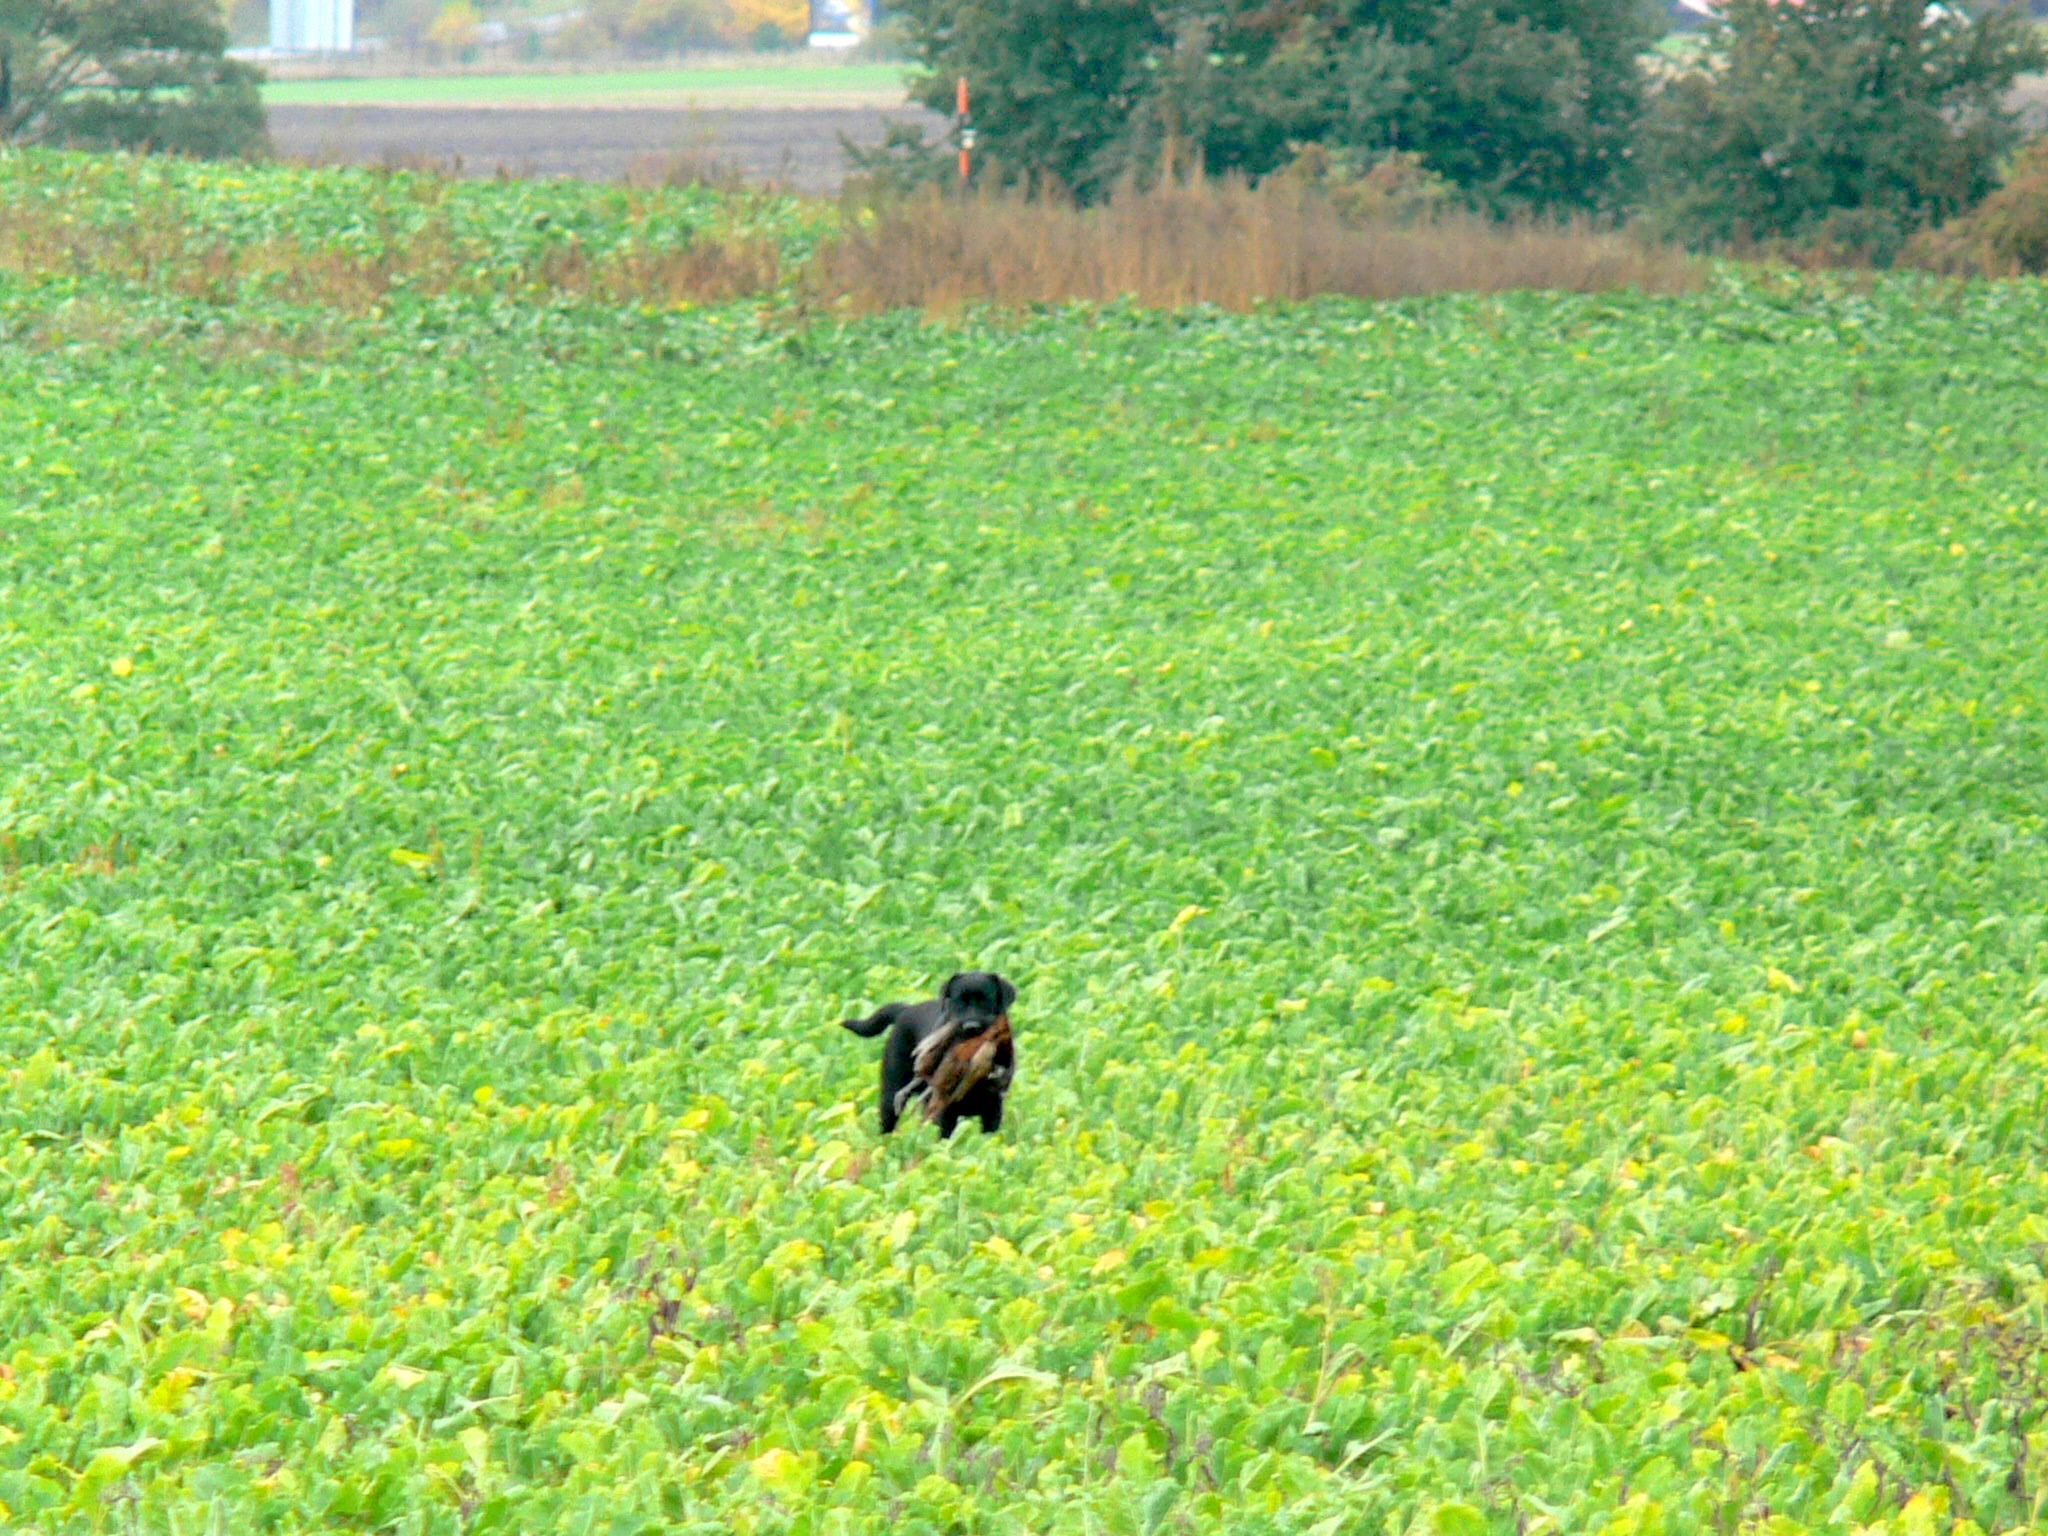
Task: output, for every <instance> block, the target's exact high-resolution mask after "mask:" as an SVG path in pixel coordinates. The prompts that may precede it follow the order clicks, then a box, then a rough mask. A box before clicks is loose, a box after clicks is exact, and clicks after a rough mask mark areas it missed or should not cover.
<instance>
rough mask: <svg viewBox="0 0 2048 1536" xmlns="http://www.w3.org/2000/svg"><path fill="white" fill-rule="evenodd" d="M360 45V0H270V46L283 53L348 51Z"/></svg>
mask: <svg viewBox="0 0 2048 1536" xmlns="http://www.w3.org/2000/svg"><path fill="white" fill-rule="evenodd" d="M355 45H356V0H270V46H271V47H272V48H273V49H276V50H277V51H278V52H280V53H346V52H348V51H349V50H350V49H351V48H353V47H355Z"/></svg>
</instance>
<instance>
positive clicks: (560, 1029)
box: [0, 155, 2048, 1536]
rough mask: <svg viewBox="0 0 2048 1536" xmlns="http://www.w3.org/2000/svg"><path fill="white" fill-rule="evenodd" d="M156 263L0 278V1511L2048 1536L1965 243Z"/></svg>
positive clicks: (110, 208)
mask: <svg viewBox="0 0 2048 1536" xmlns="http://www.w3.org/2000/svg"><path fill="white" fill-rule="evenodd" d="M408 189H411V190H408ZM626 196H627V194H625V193H624V192H622V191H620V190H618V189H597V188H578V187H565V186H555V187H548V188H531V187H523V186H521V185H520V184H517V183H504V184H490V183H483V184H475V185H471V186H466V187H462V188H458V189H437V188H436V186H435V185H434V184H429V183H425V182H416V181H411V180H408V179H407V178H403V177H397V178H381V179H379V178H374V177H369V176H365V175H362V174H360V173H344V172H322V173H316V174H301V173H287V172H277V171H237V172H224V171H216V170H205V169H201V168H196V167H172V168H164V169H151V170H148V171H145V170H143V169H139V168H137V167H135V166H133V165H132V164H131V163H128V162H101V163H95V162H85V161H76V160H69V159H62V158H59V157H54V156H22V155H17V156H14V157H12V158H0V207H4V208H5V209H6V210H7V215H8V217H11V218H14V219H17V220H18V219H22V218H26V217H31V216H33V217H36V218H41V219H44V220H55V219H63V220H68V221H71V222H69V223H66V224H65V225H64V228H65V230H66V231H67V232H68V233H67V239H69V240H72V241H73V243H74V245H75V246H76V248H78V249H85V248H86V247H85V246H84V245H82V244H78V242H82V241H84V240H85V236H86V233H89V232H90V231H91V230H94V229H102V230H105V229H112V228H115V227H116V226H118V225H120V224H122V222H123V221H132V220H136V219H143V220H144V221H145V222H146V221H147V220H148V219H152V218H157V217H159V216H161V215H162V213H163V210H164V209H165V208H173V209H182V210H184V215H185V216H186V217H188V218H189V220H190V221H191V222H192V224H193V226H194V227H195V228H199V229H203V230H204V231H206V232H207V238H208V240H210V241H214V242H217V248H218V249H228V248H230V247H233V246H234V245H235V244H236V243H237V242H248V241H252V240H257V239H263V238H272V237H274V235H275V232H276V231H278V230H281V229H290V230H293V231H295V232H296V238H298V239H299V240H301V241H302V242H304V243H305V246H306V248H307V249H326V248H328V247H330V246H331V247H333V248H337V249H340V248H347V249H351V250H371V251H372V252H373V253H374V250H375V249H377V248H379V247H378V242H400V243H402V242H403V241H404V240H405V239H406V238H407V236H406V230H407V229H409V228H411V227H412V225H410V224H408V222H407V220H408V218H410V217H412V214H411V213H409V212H408V210H409V209H410V210H412V211H413V212H415V213H416V212H418V208H420V207H425V208H428V209H429V210H430V212H431V217H432V219H433V220H434V221H436V222H437V225H440V226H445V225H446V224H448V223H449V222H451V221H452V222H453V223H454V224H455V225H456V226H458V227H459V228H461V229H470V230H474V231H481V232H483V233H484V234H491V233H492V232H495V238H494V239H493V240H490V241H485V242H483V244H485V245H488V246H489V247H490V248H491V249H493V250H501V251H502V250H511V251H515V252H516V251H517V250H522V249H525V248H526V247H527V246H529V245H531V243H532V242H535V241H542V240H553V239H567V238H571V236H574V237H576V238H580V239H582V240H584V241H586V242H589V243H595V242H598V241H599V240H601V239H602V238H603V236H604V231H605V230H606V229H607V228H608V227H611V228H613V229H614V233H615V234H616V236H617V238H619V239H621V240H624V239H627V238H628V237H629V236H632V237H633V238H647V239H660V238H663V236H662V233H661V232H662V230H664V229H666V228H669V227H671V226H669V225H666V224H663V223H662V220H663V219H672V220H678V221H687V219H690V218H700V219H701V218H714V217H716V218H725V217H735V218H746V219H755V220H760V221H765V222H764V223H763V227H772V228H773V229H776V230H779V231H780V234H779V235H778V236H777V238H782V239H786V240H787V241H789V242H792V243H794V244H801V243H802V242H803V241H805V240H808V239H810V238H813V237H814V236H815V234H816V232H817V227H816V225H815V223H814V222H812V221H814V220H815V219H816V218H818V217H822V216H821V215H815V214H813V213H810V212H806V211H805V210H802V209H797V208H791V207H785V206H783V205H770V204H766V203H755V204H751V205H748V206H747V207H745V208H737V209H735V208H725V209H720V208H719V207H715V206H713V203H714V201H715V200H712V199H709V197H708V195H707V194H704V193H701V192H694V193H675V194H660V195H658V196H657V195H655V194H649V196H650V197H655V201H652V202H644V201H643V202H640V203H635V204H631V205H630V211H631V220H632V221H633V228H634V229H640V230H642V231H643V234H642V235H637V236H634V235H632V230H629V229H627V228H625V227H624V225H625V221H626V219H627V213H626V212H625V211H623V210H627V209H628V208H629V205H628V204H627V203H624V202H621V201H620V199H623V198H625V197H626ZM661 197H669V198H671V199H672V201H669V202H662V201H660V198H661ZM408 199H413V200H414V201H408ZM693 199H694V201H692V200H693ZM537 200H538V201H537ZM415 204H417V206H415ZM138 209H142V210H144V212H143V213H138V212H137V210H138ZM777 209H780V210H781V211H780V212H778V211H777ZM151 210H153V211H151ZM543 214H545V215H546V217H543V216H542V215H543ZM421 217H426V215H421ZM607 220H610V221H612V223H611V225H608V224H607V222H606V221H607ZM777 220H780V221H781V222H779V223H778V222H776V221H777ZM564 226H568V228H569V233H568V234H564V233H562V231H563V229H564ZM151 227H154V226H151ZM645 231H651V233H644V232H645ZM215 248H216V247H215V246H209V247H207V249H215ZM480 248H481V247H480ZM195 259H196V258H195ZM478 259H480V260H481V259H482V257H479V258H478ZM507 259H509V258H507ZM203 267H204V264H203V263H201V265H200V266H198V267H194V268H193V269H192V271H190V272H186V271H184V270H183V269H181V268H175V267H174V265H170V264H166V265H160V266H148V267H143V268H137V269H135V270H134V271H130V272H123V273H104V272H99V271H97V270H95V269H93V268H92V267H91V265H90V264H89V263H87V262H85V261H84V260H82V259H80V260H54V261H53V262H52V263H51V264H49V265H48V266H47V267H46V268H43V269H35V268H33V267H31V266H30V265H27V264H24V263H23V262H17V263H16V264H15V266H14V267H13V268H12V269H6V268H0V957H4V963H0V1083H4V1085H5V1090H6V1091H5V1095H4V1098H0V1503H4V1504H5V1506H6V1509H7V1511H8V1513H7V1515H6V1516H5V1517H4V1518H0V1524H10V1523H11V1525H12V1527H13V1528H18V1529H23V1530H33V1531H39V1532H89V1531H103V1530H104V1531H146V1532H163V1533H171V1536H185V1533H191V1536H198V1533H202V1532H215V1531H220V1532H243V1531H281V1532H282V1531H289V1532H300V1531H308V1532H310V1531H322V1532H328V1531H351V1530H363V1531H391V1532H404V1533H422V1536H424V1533H454V1532H542V1531H544V1532H554V1531H561V1532H591V1533H598V1532H603V1533H614V1532H617V1533H627V1532H657V1531H659V1532H689V1531H698V1532H707V1533H708V1532H718V1531H728V1530H730V1531H740V1532H759V1533H785V1532H787V1533H818V1536H825V1533H847V1536H852V1533H869V1532H873V1533H881V1532H884V1531H887V1532H891V1533H909V1532H929V1533H1008V1532H1016V1533H1033V1536H1038V1533H1047V1532H1075V1533H1084V1532H1085V1533H1096V1532H1104V1533H1147V1532H1155V1531H1157V1532H1176V1531H1186V1532H1205V1533H1206V1532H1230V1533H1294V1532H1303V1533H1306V1532H1326V1533H1348V1532H1354V1531H1359V1532H1389V1533H1405V1532H1424V1533H1441V1536H1467V1533H1481V1532H1492V1533H1499V1536H1508V1533H1514V1532H1554V1533H1570V1536H1579V1533H1608V1536H1621V1533H1656V1532H1664V1533H1670V1536H1681V1533H1691V1532H1748V1533H1773V1536H1776V1533H1794V1532H1802V1531H1813V1532H1823V1531H1825V1532H1851V1531H1859V1530H1860V1531H1862V1532H1865V1533H1869V1536H1880V1533H1883V1536H1933V1533H1949V1532H1965V1533H1968V1532H2017V1531H2037V1532H2038V1531H2042V1530H2048V1279H2044V1268H2048V1090H2044V1083H2048V1036H2044V1032H2048V841H2044V812H2048V713H2044V712H2048V648H2044V645H2043V640H2042V637H2043V635H2044V633H2048V569H2044V563H2043V560H2044V550H2048V510H2044V500H2043V497H2044V492H2043V486H2044V485H2048V400H2044V396H2043V394H2042V392H2041V389H2040V387H2039V370H2038V357H2037V351H2038V338H2039V337H2040V336H2041V335H2042V334H2043V328H2044V326H2048V292H2044V289H2043V288H2042V287H2041V286H2040V285H2038V284H2035V285H2028V284H2010V285H1975V286H1969V287H1936V286H1932V285H1929V284H1925V283H1920V282H1914V281H1908V280H1904V279H1898V280H1877V281H1872V282H1868V283H1863V284H1846V283H1845V284H1841V285H1837V286H1836V287H1834V288H1829V287H1827V286H1825V285H1822V284H1819V283H1817V282H1814V281H1812V280H1794V279H1768V278H1759V277H1746V276H1741V275H1736V274H1729V275H1725V276H1723V277H1721V278H1719V279H1718V280H1717V281H1716V283H1715V284H1714V286H1713V287H1712V288H1711V289H1710V290H1709V291H1707V292H1704V293H1701V294H1697V295H1692V296H1688V297H1682V298H1674V299H1656V300H1650V299H1642V298H1636V297H1631V296H1627V295H1616V296H1609V297H1604V298H1561V297H1555V296H1540V295H1529V296H1518V297H1509V298H1502V299H1486V300H1480V299H1470V298H1444V299H1437V300H1431V301H1426V302H1415V303H1403V304H1399V305H1384V306H1373V305H1366V304H1360V303H1352V302H1341V303H1339V302H1329V303H1318V304H1312V305H1307V306H1302V307H1296V308H1286V309H1281V308H1274V309H1269V310H1265V311H1261V312H1257V313H1254V314H1250V315H1230V314H1223V313H1217V312H1211V311H1200V312H1188V313H1153V312H1145V311H1140V310H1137V309H1131V308H1110V309H1094V310H1088V309H1073V310H1052V311H1046V312H1040V313H1029V314H1017V315H1011V316H999V315H987V316H981V317H975V316H969V317H967V318H965V319H962V320H959V321H957V322H951V323H946V324H933V323H927V322H924V321H921V320H919V319H917V318H916V317H912V316H897V317H885V318H874V319H864V320H854V319H833V318H830V317H829V316H825V317H821V316H819V315H818V314H817V313H815V312H813V313H811V314H809V315H808V316H806V315H805V314H803V313H800V312H797V311H795V310H793V309H790V308H785V307H778V306H776V305H773V304H768V305H764V304H762V303H759V302H750V303H745V304H738V305H733V306H729V307H718V308H711V309H704V308H687V307H679V306H663V305H655V304H631V305H623V304H622V305H612V306H609V307H606V306H600V305H598V304H596V303H595V302H593V301H591V300H589V299H588V298H585V297H580V296H577V295H575V294H566V293H561V292H554V291H546V292H544V291H540V290H533V291H528V290H526V289H522V288H520V287H519V286H518V285H517V284H514V283H512V282H510V281H509V280H508V281H507V282H506V283H504V284H503V285H501V288H500V289H499V290H498V291H481V290H465V291H454V290H449V291H440V292H435V291H426V290H424V289H422V290H421V291H419V292H413V291H410V290H406V289H403V288H395V289H393V291H392V292H391V293H390V294H389V295H388V296H387V297H386V298H385V299H383V300H382V301H380V302H378V303H377V304H375V305H373V306H368V307H363V308H357V309H348V308H345V307H328V308H322V307H320V306H319V305H317V304H315V303H312V302H310V301H305V300H301V299H292V298H289V297H286V296H282V295H283V289H281V288H280V289H276V290H273V289H269V288H265V287H264V286H263V285H261V284H256V285H252V286H249V287H247V288H244V289H242V290H238V291H236V292H234V293H231V294H230V293H226V292H225V291H224V290H222V289H221V287H220V286H219V285H218V283H216V282H212V281H210V280H208V279H207V278H206V272H205V270H202V268H203ZM280 281H282V279H280ZM969 965H986V966H990V967H994V968H996V969H999V970H1001V971H1003V972H1005V973H1006V974H1008V975H1009V976H1011V977H1012V978H1013V979H1014V980H1015V981H1016V982H1017V983H1018V985H1019V987H1020V988H1021V994H1022V995H1021V998H1020V1000H1019V1002H1018V1005H1017V1008H1016V1011H1015V1020H1016V1026H1017V1032H1018V1042H1019V1043H1018V1049H1019V1056H1020V1076H1019V1081H1018V1085H1017V1088H1016V1091H1015V1093H1014V1095H1013V1097H1012V1100H1011V1120H1010V1123H1009V1124H1008V1125H1006V1126H1005V1127H1004V1129H1003V1131H1002V1132H1001V1134H1000V1135H998V1136H996V1137H993V1138H984V1137H983V1136H982V1135H981V1133H980V1132H979V1131H978V1130H975V1129H972V1128H969V1129H966V1130H963V1131H962V1132H961V1133H960V1134H959V1135H958V1136H956V1137H955V1138H954V1139H953V1140H952V1141H951V1142H948V1143H943V1144H942V1143H939V1142H938V1141H937V1140H936V1139H935V1138H934V1137H933V1135H932V1133H931V1132H930V1131H929V1130H927V1129H921V1128H920V1129H916V1130H911V1129H908V1128H906V1130H905V1131H903V1132H901V1133H899V1134H898V1135H897V1136H896V1137H894V1138H892V1139H890V1140H889V1141H887V1142H884V1141H882V1140H881V1139H880V1138H878V1137H877V1136H876V1134H875V1131H874V1127H873V1106H872V1098H873V1093H874V1086H873V1085H874V1072H875V1055H876V1050H875V1046H874V1044H873V1043H871V1042H863V1041H858V1040H855V1039H853V1038H852V1037H850V1036H848V1035H847V1034H845V1033H844V1032H843V1031H840V1030H838V1029H837V1028H835V1027H834V1021H835V1020H837V1019H838V1018H840V1017H841V1016H843V1015H844V1014H846V1013H848V1012H851V1011H854V1010H856V1009H858V1010H865V1009H867V1008H870V1007H872V1006H874V1005H875V1004H877V1003H879V1002H881V1001H885V1000H888V999H890V998H900V997H912V996H920V995H927V994H928V992H929V991H930V989H932V988H933V987H934V986H935V985H936V983H937V982H938V981H940V980H942V979H943V978H944V977H945V975H946V974H947V973H948V972H950V971H952V970H954V969H957V968H962V967H965V966H969Z"/></svg>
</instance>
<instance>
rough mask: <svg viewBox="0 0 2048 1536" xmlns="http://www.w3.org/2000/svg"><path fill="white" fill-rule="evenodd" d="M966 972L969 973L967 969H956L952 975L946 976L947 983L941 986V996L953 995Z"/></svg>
mask: <svg viewBox="0 0 2048 1536" xmlns="http://www.w3.org/2000/svg"><path fill="white" fill-rule="evenodd" d="M966 974H967V973H966V972H965V971H955V972H954V973H953V974H952V975H950V976H948V977H947V978H946V984H945V985H944V986H943V987H941V988H939V996H941V997H951V996H952V995H953V989H954V987H956V986H957V985H959V982H960V978H961V977H962V976H965V975H966Z"/></svg>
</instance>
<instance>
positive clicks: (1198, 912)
mask: <svg viewBox="0 0 2048 1536" xmlns="http://www.w3.org/2000/svg"><path fill="white" fill-rule="evenodd" d="M1208 911H1209V909H1208V908H1207V907H1197V906H1186V907H1182V908H1181V909H1180V910H1179V911H1178V912H1176V913H1174V915H1173V921H1172V922H1170V923H1168V924H1167V925H1166V931H1167V932H1168V933H1179V932H1180V931H1181V930H1182V929H1183V928H1185V927H1187V925H1188V924H1189V923H1192V922H1193V921H1194V920H1195V919H1196V918H1198V917H1203V916H1206V915H1207V914H1208Z"/></svg>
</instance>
